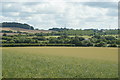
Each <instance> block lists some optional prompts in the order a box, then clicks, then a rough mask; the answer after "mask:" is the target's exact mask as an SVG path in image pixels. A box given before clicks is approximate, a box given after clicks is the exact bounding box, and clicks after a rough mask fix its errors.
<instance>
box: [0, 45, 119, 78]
mask: <svg viewBox="0 0 120 80" xmlns="http://www.w3.org/2000/svg"><path fill="white" fill-rule="evenodd" d="M2 61H3V62H2V75H3V77H4V78H117V77H118V48H106V47H104V48H103V47H3V48H2Z"/></svg>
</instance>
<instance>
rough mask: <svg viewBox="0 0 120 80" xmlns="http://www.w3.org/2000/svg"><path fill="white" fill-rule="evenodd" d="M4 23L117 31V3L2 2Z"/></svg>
mask: <svg viewBox="0 0 120 80" xmlns="http://www.w3.org/2000/svg"><path fill="white" fill-rule="evenodd" d="M0 4H2V10H1V12H2V15H1V16H0V18H1V21H2V22H3V21H4V22H21V23H28V24H30V25H32V26H34V27H35V28H39V29H49V28H53V27H59V28H60V27H67V28H74V29H88V28H95V29H108V28H112V29H114V28H116V29H117V28H118V3H117V2H112V1H111V2H107V1H105V2H98V1H94V2H90V1H88V2H73V1H71V2H68V1H63V0H61V1H60V2H56V1H51V2H50V1H46V2H44V1H42V2H35V1H31V2H30V1H29V2H24V1H22V2H15V1H13V0H12V1H9V2H7V1H6V2H5V1H4V2H1V3H0Z"/></svg>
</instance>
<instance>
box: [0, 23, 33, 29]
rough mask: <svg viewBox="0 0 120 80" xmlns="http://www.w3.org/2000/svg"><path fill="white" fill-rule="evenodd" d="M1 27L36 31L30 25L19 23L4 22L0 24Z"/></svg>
mask: <svg viewBox="0 0 120 80" xmlns="http://www.w3.org/2000/svg"><path fill="white" fill-rule="evenodd" d="M0 27H3V28H4V27H16V28H23V29H29V30H34V27H33V26H30V25H28V24H25V23H24V24H22V23H17V22H3V23H0Z"/></svg>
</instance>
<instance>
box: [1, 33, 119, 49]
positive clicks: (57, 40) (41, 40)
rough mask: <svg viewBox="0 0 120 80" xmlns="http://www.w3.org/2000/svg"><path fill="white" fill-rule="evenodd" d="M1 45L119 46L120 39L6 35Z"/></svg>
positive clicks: (96, 36) (111, 37) (110, 37)
mask: <svg viewBox="0 0 120 80" xmlns="http://www.w3.org/2000/svg"><path fill="white" fill-rule="evenodd" d="M1 39H2V45H1V46H10V45H11V46H15V45H16V46H23V45H24V46H25V45H26V46H50V45H51V46H82V47H119V44H120V39H119V38H118V37H116V36H101V35H94V36H92V37H91V38H84V37H82V36H77V35H76V36H74V37H70V36H68V35H61V36H58V37H45V36H43V35H41V36H40V35H37V36H35V35H34V36H33V35H32V36H30V35H21V34H19V35H6V34H3V36H2V37H1Z"/></svg>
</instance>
